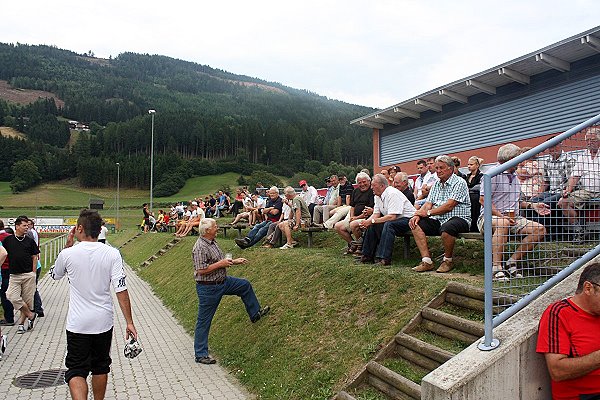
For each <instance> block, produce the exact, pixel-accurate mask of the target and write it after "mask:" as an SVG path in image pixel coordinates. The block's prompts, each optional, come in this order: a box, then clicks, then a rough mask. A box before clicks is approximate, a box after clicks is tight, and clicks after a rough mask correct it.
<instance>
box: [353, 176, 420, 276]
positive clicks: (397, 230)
mask: <svg viewBox="0 0 600 400" xmlns="http://www.w3.org/2000/svg"><path fill="white" fill-rule="evenodd" d="M371 187H372V188H373V193H374V194H375V206H374V207H373V214H372V215H371V217H369V218H365V220H364V221H362V222H361V223H360V226H361V228H363V229H365V228H366V229H367V231H366V232H365V235H364V239H363V245H362V257H361V259H360V261H361V262H362V263H365V264H367V263H372V262H373V261H376V262H377V263H378V264H379V265H390V264H391V263H392V248H393V247H394V239H395V238H396V235H398V236H400V235H403V234H404V233H406V232H408V231H409V230H410V228H409V227H408V221H409V219H410V218H411V217H412V216H413V215H414V214H415V207H414V206H413V205H412V203H411V202H410V201H409V200H408V199H407V198H406V196H405V195H404V194H403V193H402V192H401V191H399V190H398V189H396V188H395V187H393V186H388V180H387V178H386V177H385V176H383V175H382V174H377V175H375V176H374V177H373V181H372V182H371Z"/></svg>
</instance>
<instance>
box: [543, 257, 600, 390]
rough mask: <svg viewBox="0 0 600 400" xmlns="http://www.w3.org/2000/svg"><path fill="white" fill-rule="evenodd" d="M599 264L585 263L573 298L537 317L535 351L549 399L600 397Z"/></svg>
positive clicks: (551, 307) (559, 302)
mask: <svg viewBox="0 0 600 400" xmlns="http://www.w3.org/2000/svg"><path fill="white" fill-rule="evenodd" d="M598 332H600V263H594V264H590V265H588V266H587V267H586V268H585V269H584V270H583V272H582V273H581V276H580V278H579V284H578V285H577V290H576V291H575V295H574V296H573V297H569V298H567V299H564V300H561V301H558V302H556V303H554V304H551V305H550V306H549V307H548V308H547V309H546V311H544V314H542V318H541V320H540V326H539V332H538V341H537V348H536V351H537V352H538V353H542V354H544V356H545V358H546V365H547V366H548V371H549V372H550V377H551V378H552V398H553V399H554V400H567V399H569V400H570V399H577V400H579V399H588V400H592V399H600V340H598Z"/></svg>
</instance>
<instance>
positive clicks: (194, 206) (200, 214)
mask: <svg viewBox="0 0 600 400" xmlns="http://www.w3.org/2000/svg"><path fill="white" fill-rule="evenodd" d="M189 208H190V209H191V214H190V217H189V218H188V220H187V223H186V224H185V225H184V226H183V229H180V231H179V232H178V233H175V236H178V237H185V236H187V235H188V233H190V231H191V230H192V229H193V228H195V227H198V226H199V225H200V222H201V221H202V220H203V219H204V211H202V209H201V208H200V207H198V203H197V202H195V201H192V202H191V204H190V207H189Z"/></svg>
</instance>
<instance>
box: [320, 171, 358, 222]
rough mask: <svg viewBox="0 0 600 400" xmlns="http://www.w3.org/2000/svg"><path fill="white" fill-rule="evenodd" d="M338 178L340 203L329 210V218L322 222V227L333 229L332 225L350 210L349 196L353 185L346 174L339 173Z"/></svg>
mask: <svg viewBox="0 0 600 400" xmlns="http://www.w3.org/2000/svg"><path fill="white" fill-rule="evenodd" d="M339 179H340V189H339V196H340V199H341V202H342V204H340V205H339V206H337V207H335V208H333V209H331V210H330V211H329V218H328V219H327V221H325V222H324V223H323V227H325V228H327V229H333V226H334V225H335V224H336V223H338V222H339V221H341V220H342V219H344V218H346V215H348V212H349V211H350V197H352V192H353V191H354V186H352V184H351V183H350V182H348V178H346V175H343V174H340V175H339Z"/></svg>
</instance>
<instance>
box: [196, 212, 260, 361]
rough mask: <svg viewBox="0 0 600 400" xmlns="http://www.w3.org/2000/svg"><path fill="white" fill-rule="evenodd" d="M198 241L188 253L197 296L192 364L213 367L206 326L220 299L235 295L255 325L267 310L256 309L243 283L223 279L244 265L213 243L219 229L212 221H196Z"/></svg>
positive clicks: (245, 284)
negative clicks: (190, 255)
mask: <svg viewBox="0 0 600 400" xmlns="http://www.w3.org/2000/svg"><path fill="white" fill-rule="evenodd" d="M198 229H199V230H200V237H199V238H198V240H197V241H196V244H195V245H194V248H193V250H192V258H193V260H194V278H195V279H196V293H197V294H198V320H197V321H196V330H195V335H194V353H195V355H196V362H197V363H200V364H214V363H216V361H215V359H214V358H212V357H210V356H209V355H208V332H209V330H210V324H211V322H212V319H213V317H214V315H215V312H216V311H217V307H219V303H220V302H221V299H222V298H223V296H226V295H235V296H238V297H240V298H241V299H242V301H243V302H244V306H245V307H246V312H247V313H248V316H249V317H250V321H252V322H256V321H258V320H259V319H260V318H261V317H264V316H265V315H267V314H268V313H269V310H270V308H269V307H268V306H267V307H262V308H261V307H260V304H259V302H258V299H257V298H256V294H254V289H252V285H251V284H250V282H248V281H247V280H246V279H240V278H234V277H232V276H227V271H226V269H227V268H229V267H231V266H232V265H239V264H245V263H247V262H248V260H246V259H245V258H236V259H232V258H231V256H229V257H225V256H224V255H223V252H222V251H221V249H220V248H219V246H218V245H217V242H216V241H215V236H217V231H218V230H219V227H218V226H217V222H216V221H215V220H214V219H212V218H205V219H203V220H202V221H200V226H199V228H198Z"/></svg>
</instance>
